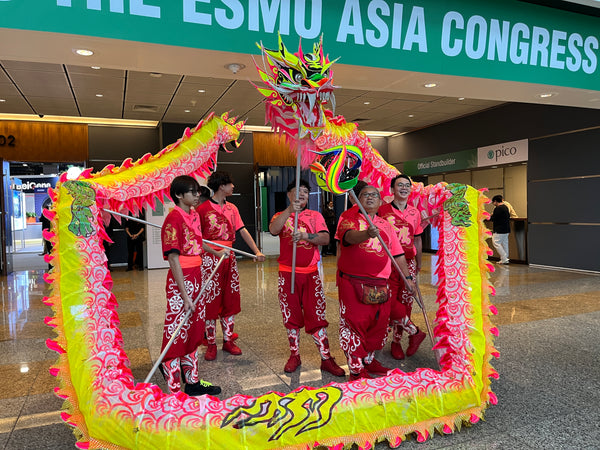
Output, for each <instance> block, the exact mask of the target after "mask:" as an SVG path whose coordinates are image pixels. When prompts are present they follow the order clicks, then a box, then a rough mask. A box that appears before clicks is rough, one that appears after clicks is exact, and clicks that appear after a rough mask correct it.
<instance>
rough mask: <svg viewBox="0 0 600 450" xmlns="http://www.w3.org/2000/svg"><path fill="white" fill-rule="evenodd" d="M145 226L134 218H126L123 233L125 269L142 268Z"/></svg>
mask: <svg viewBox="0 0 600 450" xmlns="http://www.w3.org/2000/svg"><path fill="white" fill-rule="evenodd" d="M145 231H146V227H145V226H144V224H143V223H140V222H138V221H136V220H127V223H126V224H125V233H127V270H128V271H129V270H133V267H134V266H136V267H137V269H138V270H142V269H143V268H144V239H145Z"/></svg>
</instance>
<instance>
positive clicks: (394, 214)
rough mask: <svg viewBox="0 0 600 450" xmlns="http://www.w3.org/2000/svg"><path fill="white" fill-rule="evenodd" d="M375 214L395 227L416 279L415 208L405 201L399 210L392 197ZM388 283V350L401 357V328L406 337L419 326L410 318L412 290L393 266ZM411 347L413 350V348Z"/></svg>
mask: <svg viewBox="0 0 600 450" xmlns="http://www.w3.org/2000/svg"><path fill="white" fill-rule="evenodd" d="M377 215H378V216H380V217H382V218H383V219H385V220H387V221H388V222H389V223H390V224H392V225H393V226H394V227H395V228H396V230H397V231H398V241H399V242H400V245H402V248H403V249H404V256H405V257H406V264H407V266H408V272H409V274H410V276H412V277H413V279H414V280H416V278H417V262H416V259H415V257H416V256H417V250H416V248H415V237H416V236H421V234H423V228H422V226H421V214H420V213H419V210H418V209H417V208H415V207H414V206H411V205H408V204H407V205H406V208H405V209H404V210H400V209H399V208H398V207H397V206H396V205H395V204H394V202H393V201H392V202H390V203H386V204H385V205H382V206H381V207H380V208H379V211H378V212H377ZM389 286H390V298H391V301H392V311H391V313H390V325H391V326H392V327H393V338H392V347H393V348H392V354H393V355H395V356H394V357H396V359H403V358H404V354H403V351H402V347H400V339H401V337H402V332H403V331H406V333H407V334H408V336H409V338H410V337H411V336H415V335H416V334H417V333H419V329H418V328H417V326H416V325H415V324H414V323H413V322H412V320H411V319H410V316H411V313H412V305H413V294H411V293H410V292H409V291H408V290H407V289H406V286H405V285H404V282H403V281H402V280H401V279H400V274H399V273H398V272H397V271H395V270H392V273H391V276H390V281H389ZM411 344H412V342H411ZM409 347H410V345H409ZM414 351H416V348H415V349H414ZM408 353H410V354H408ZM407 354H408V356H411V354H412V348H411V350H410V351H407Z"/></svg>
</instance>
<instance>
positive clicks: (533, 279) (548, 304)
mask: <svg viewBox="0 0 600 450" xmlns="http://www.w3.org/2000/svg"><path fill="white" fill-rule="evenodd" d="M39 258H40V261H38V263H37V265H35V264H33V263H32V262H30V263H28V264H29V266H28V267H30V268H32V267H39V269H38V270H35V269H32V270H21V271H18V272H15V273H13V274H12V275H10V276H8V277H3V278H0V282H1V291H0V292H1V294H0V295H1V296H2V323H0V349H1V351H0V355H2V359H1V360H0V380H2V383H1V384H0V448H7V449H25V448H36V449H37V448H51V449H63V448H65V449H67V448H74V443H75V438H74V436H73V434H72V432H71V430H70V429H69V428H68V427H67V426H66V425H64V424H63V423H62V422H61V420H60V417H59V412H58V411H59V409H60V407H61V401H60V400H59V399H57V398H56V397H54V395H53V393H52V392H53V388H54V387H55V385H56V380H55V379H54V378H53V377H52V376H50V374H49V373H48V369H49V368H50V366H51V365H52V364H53V363H54V362H55V360H56V354H55V353H54V352H52V351H50V350H48V349H47V348H46V346H45V340H46V339H47V338H49V337H53V332H52V330H51V329H50V328H49V327H47V326H46V325H45V324H44V317H46V316H48V315H50V314H51V311H50V309H49V308H48V307H47V306H45V305H44V304H43V303H42V298H43V297H44V295H46V294H47V293H48V290H47V286H46V285H45V283H44V281H43V278H42V276H43V273H44V271H43V268H44V263H43V261H41V257H39ZM434 259H435V258H434V257H431V256H428V255H427V256H425V258H424V260H425V264H424V265H425V266H427V265H429V266H431V264H433V262H432V260H434ZM323 273H324V280H325V289H326V295H327V300H328V312H327V318H328V320H329V322H330V326H329V336H330V342H331V344H332V353H333V356H334V357H335V358H336V360H337V361H338V362H339V363H340V364H342V363H344V368H345V369H346V370H347V367H346V366H345V358H344V355H343V354H342V352H341V350H340V348H339V344H338V342H337V328H338V327H337V324H338V307H337V291H336V288H335V276H334V274H335V258H334V257H332V256H329V257H326V258H325V260H324V264H323ZM431 273H432V271H431V268H430V267H429V268H426V269H425V270H424V271H423V273H422V274H421V275H420V283H421V288H422V292H423V295H424V296H425V298H426V306H427V308H428V312H429V315H430V318H431V319H432V320H433V316H434V308H435V304H434V303H433V298H434V292H435V287H434V286H432V284H431ZM112 274H113V278H114V292H115V295H116V297H117V299H118V301H119V305H120V306H119V316H120V320H121V330H122V333H123V338H124V341H125V350H126V352H127V355H128V357H129V360H130V362H131V367H132V370H133V374H134V376H135V377H136V379H138V380H143V379H144V378H145V377H146V375H147V374H148V372H149V370H150V368H151V367H152V363H153V360H154V359H155V358H156V357H157V355H158V354H159V353H160V343H161V340H160V339H161V328H162V322H163V318H164V280H165V276H166V271H165V270H153V271H133V272H125V271H124V270H115V271H113V272H112ZM491 280H492V282H493V283H494V285H495V287H496V289H497V294H496V297H495V299H494V302H495V304H496V305H497V307H498V310H499V314H498V316H497V317H496V319H495V323H496V324H497V325H498V327H499V329H500V336H499V338H498V339H497V341H496V344H497V348H498V350H499V351H500V353H501V359H500V360H498V361H496V362H495V364H494V365H495V367H496V368H497V370H498V372H499V373H500V379H499V380H498V381H494V382H493V385H492V389H493V390H494V392H496V394H497V395H498V399H499V404H498V405H497V406H492V407H490V408H489V409H488V413H487V415H486V421H485V422H481V423H479V424H477V425H475V426H472V427H470V428H463V430H462V431H461V432H459V433H456V434H454V435H450V436H435V437H434V439H433V440H430V441H428V442H427V443H425V444H418V443H417V442H416V441H414V440H409V441H407V442H405V443H403V444H402V448H412V447H414V448H465V449H467V448H468V449H472V448H481V449H484V448H536V447H542V448H557V449H558V448H561V449H562V448H597V446H598V442H600V427H599V425H598V424H599V423H600V410H599V408H598V406H597V405H598V402H599V401H600V376H599V375H598V367H600V341H599V340H598V335H597V330H598V329H599V325H600V276H597V275H590V274H582V273H574V272H566V271H553V270H548V269H542V268H533V267H528V266H524V265H509V266H496V272H495V273H493V274H491ZM240 281H241V286H242V313H241V314H240V315H239V316H238V318H237V321H236V331H237V332H238V333H239V335H240V338H239V340H238V344H239V346H240V347H241V348H242V350H243V354H242V355H241V356H232V355H230V354H227V353H225V354H224V353H223V352H222V351H221V350H220V346H219V352H218V355H217V359H216V361H212V362H206V361H204V359H202V358H201V363H200V374H201V377H202V378H204V379H206V380H210V381H213V382H215V383H217V382H218V383H217V384H219V385H221V387H222V388H223V393H222V395H221V396H220V398H226V397H228V396H231V395H233V394H236V393H244V394H248V395H254V396H256V395H260V394H261V393H265V392H267V391H270V390H276V391H279V392H289V391H290V390H292V389H294V388H296V387H297V386H299V385H302V384H304V385H310V386H321V385H323V384H326V383H329V382H331V381H339V379H337V378H335V377H333V376H331V375H329V374H327V373H322V372H321V371H320V370H319V356H318V353H317V350H316V348H315V346H314V344H313V342H312V339H309V336H307V335H303V336H302V337H301V355H302V366H301V369H300V370H298V371H296V373H294V374H291V375H289V374H286V373H284V371H283V366H284V364H285V362H286V360H287V357H288V355H289V350H288V346H287V338H286V334H285V331H284V328H283V326H282V324H281V315H280V314H281V313H280V311H279V305H278V301H277V291H276V287H277V263H276V260H275V257H269V258H268V260H267V261H266V262H265V263H264V264H255V263H254V262H252V261H248V260H244V261H240ZM414 318H415V320H416V322H417V323H418V324H419V325H422V324H423V323H424V321H423V317H422V315H421V314H420V311H419V310H418V309H417V308H416V309H415V313H414ZM218 333H219V336H220V331H219V332H218ZM219 339H220V338H219ZM427 342H428V341H427V340H426V341H425V342H424V344H423V346H422V348H421V349H420V350H419V351H418V352H417V354H416V355H414V356H413V357H412V358H410V359H408V360H404V361H400V362H398V361H395V360H393V359H392V358H391V356H390V355H389V344H388V346H387V348H386V349H384V351H383V352H382V353H381V355H379V356H378V358H379V359H380V361H381V362H382V363H384V364H387V365H389V366H392V367H399V368H400V369H401V370H403V371H407V372H409V371H412V370H414V369H415V368H417V367H435V359H434V356H433V353H432V352H431V351H430V350H428V349H427V346H426V343H427ZM265 343H269V345H265ZM203 351H204V348H201V352H203ZM152 381H153V382H155V383H157V384H158V385H159V386H161V387H162V388H163V389H166V386H165V383H164V381H163V380H162V378H161V376H160V375H155V376H154V378H153V380H152ZM376 448H377V449H384V448H388V446H387V444H385V443H380V444H378V445H377V446H376Z"/></svg>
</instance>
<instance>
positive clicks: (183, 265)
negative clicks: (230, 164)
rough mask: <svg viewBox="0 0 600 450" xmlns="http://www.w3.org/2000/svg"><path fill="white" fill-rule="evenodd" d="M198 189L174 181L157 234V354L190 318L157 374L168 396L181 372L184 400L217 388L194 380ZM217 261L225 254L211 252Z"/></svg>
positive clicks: (185, 179) (200, 325) (198, 333)
mask: <svg viewBox="0 0 600 450" xmlns="http://www.w3.org/2000/svg"><path fill="white" fill-rule="evenodd" d="M199 190H200V186H199V185H198V182H197V181H196V180H195V179H194V178H192V177H190V176H180V177H177V178H175V179H174V180H173V182H172V183H171V189H170V194H171V198H172V199H173V201H174V202H175V205H176V206H175V208H174V209H173V210H172V211H171V212H170V213H169V214H168V215H167V217H166V218H165V222H164V223H163V226H162V229H161V241H162V251H163V257H164V259H165V260H168V261H169V272H168V274H167V285H166V292H167V311H166V314H165V325H164V328H163V342H162V348H161V353H162V351H163V350H164V348H165V347H166V345H167V343H168V342H169V340H170V339H171V337H172V332H173V330H174V329H176V328H177V326H178V325H179V324H180V323H181V320H182V319H183V317H184V316H185V315H186V313H187V312H188V311H189V310H190V309H191V310H193V313H192V315H191V316H190V317H189V319H188V321H187V322H186V323H185V325H184V326H183V327H182V328H181V330H180V332H179V334H178V335H177V337H176V338H175V340H174V341H173V344H172V345H171V347H170V348H169V350H168V352H167V354H166V355H165V359H164V360H163V363H162V372H163V375H164V376H165V378H166V380H167V384H168V386H169V391H170V392H171V393H173V394H174V393H177V392H180V391H181V369H180V367H182V368H183V373H184V375H185V381H186V386H185V393H186V394H188V395H203V394H210V395H217V394H219V393H220V392H221V388H220V387H219V386H213V385H212V384H210V383H208V382H206V381H203V380H199V379H198V346H199V345H200V342H201V341H202V335H203V333H204V308H203V306H202V304H201V303H200V302H197V303H196V304H195V305H194V300H195V299H197V297H198V295H199V293H200V290H201V282H202V275H201V271H202V270H201V264H202V259H201V254H202V250H203V248H205V249H206V250H207V251H214V250H212V249H208V248H206V247H205V245H206V244H203V242H202V231H201V228H200V217H199V216H198V213H197V212H196V211H195V209H194V208H195V206H196V205H197V204H198V199H199V197H198V195H199ZM215 253H216V254H217V255H218V256H219V257H220V255H221V254H223V253H226V252H215Z"/></svg>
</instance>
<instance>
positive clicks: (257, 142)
mask: <svg viewBox="0 0 600 450" xmlns="http://www.w3.org/2000/svg"><path fill="white" fill-rule="evenodd" d="M252 134H253V139H254V165H257V164H258V165H259V166H261V167H273V166H275V167H281V166H293V167H295V166H296V157H295V156H294V154H293V153H292V152H291V151H290V148H289V147H288V145H287V143H286V141H285V137H283V136H280V135H278V134H276V133H260V132H254V133H252Z"/></svg>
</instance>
